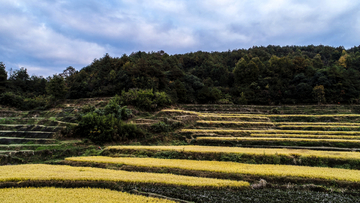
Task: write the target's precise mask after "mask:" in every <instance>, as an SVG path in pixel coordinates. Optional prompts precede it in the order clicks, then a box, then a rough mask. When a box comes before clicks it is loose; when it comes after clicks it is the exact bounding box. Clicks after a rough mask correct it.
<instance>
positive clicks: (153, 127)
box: [151, 121, 171, 133]
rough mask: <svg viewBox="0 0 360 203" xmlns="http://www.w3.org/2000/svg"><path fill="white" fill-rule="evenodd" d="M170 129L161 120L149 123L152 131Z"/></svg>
mask: <svg viewBox="0 0 360 203" xmlns="http://www.w3.org/2000/svg"><path fill="white" fill-rule="evenodd" d="M170 129H171V127H170V126H169V125H168V124H166V123H164V122H162V121H160V122H158V123H155V124H152V125H151V131H153V132H154V133H160V132H168V131H170Z"/></svg>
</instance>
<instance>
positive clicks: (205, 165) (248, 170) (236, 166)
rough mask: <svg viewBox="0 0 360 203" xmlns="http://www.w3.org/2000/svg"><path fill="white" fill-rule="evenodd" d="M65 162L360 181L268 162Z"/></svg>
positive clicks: (350, 173)
mask: <svg viewBox="0 0 360 203" xmlns="http://www.w3.org/2000/svg"><path fill="white" fill-rule="evenodd" d="M66 160H68V161H78V162H93V163H110V164H125V165H130V166H137V167H150V168H175V169H183V170H195V171H207V172H218V173H225V174H246V175H257V176H272V177H280V178H284V177H300V178H316V179H324V180H339V181H349V182H360V171H358V170H347V169H337V168H325V167H307V166H290V165H270V164H262V165H257V164H242V163H234V162H220V161H194V160H177V159H156V158H111V157H101V156H96V157H72V158H66Z"/></svg>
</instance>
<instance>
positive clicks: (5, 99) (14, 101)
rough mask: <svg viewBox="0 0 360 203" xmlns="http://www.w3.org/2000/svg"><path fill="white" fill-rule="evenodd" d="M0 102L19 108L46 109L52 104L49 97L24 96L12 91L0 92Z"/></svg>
mask: <svg viewBox="0 0 360 203" xmlns="http://www.w3.org/2000/svg"><path fill="white" fill-rule="evenodd" d="M0 104H2V105H5V106H12V107H16V108H18V109H20V110H30V109H46V108H48V107H50V106H51V105H52V99H51V97H45V96H37V97H33V98H24V97H23V96H21V95H17V94H14V93H13V92H5V93H3V94H0Z"/></svg>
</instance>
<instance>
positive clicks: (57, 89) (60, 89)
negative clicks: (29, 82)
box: [46, 75, 67, 99]
mask: <svg viewBox="0 0 360 203" xmlns="http://www.w3.org/2000/svg"><path fill="white" fill-rule="evenodd" d="M46 92H47V93H48V94H49V95H51V96H53V97H54V98H55V99H64V98H65V96H66V93H67V88H66V85H65V80H64V78H63V77H61V76H59V75H54V76H53V77H52V78H51V79H50V81H49V82H48V83H47V85H46Z"/></svg>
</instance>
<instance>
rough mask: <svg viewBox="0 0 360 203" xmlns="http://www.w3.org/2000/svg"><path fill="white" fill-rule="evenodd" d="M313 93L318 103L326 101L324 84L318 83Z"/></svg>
mask: <svg viewBox="0 0 360 203" xmlns="http://www.w3.org/2000/svg"><path fill="white" fill-rule="evenodd" d="M313 95H314V97H315V100H316V101H317V102H318V105H320V104H323V103H325V101H326V100H325V88H324V86H323V85H317V86H315V87H314V89H313Z"/></svg>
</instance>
